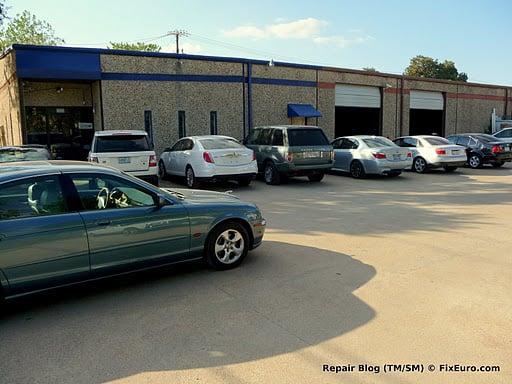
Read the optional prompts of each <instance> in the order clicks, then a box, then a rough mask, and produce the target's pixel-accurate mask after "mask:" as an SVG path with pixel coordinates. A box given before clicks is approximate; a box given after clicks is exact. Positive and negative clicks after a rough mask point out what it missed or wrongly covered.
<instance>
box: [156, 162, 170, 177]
mask: <svg viewBox="0 0 512 384" xmlns="http://www.w3.org/2000/svg"><path fill="white" fill-rule="evenodd" d="M158 176H159V177H160V179H162V180H166V179H167V177H168V175H167V169H165V164H164V162H163V161H162V160H160V161H159V162H158Z"/></svg>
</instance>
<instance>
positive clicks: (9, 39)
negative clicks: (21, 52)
mask: <svg viewBox="0 0 512 384" xmlns="http://www.w3.org/2000/svg"><path fill="white" fill-rule="evenodd" d="M63 43H64V40H63V39H61V38H60V37H57V36H55V32H54V30H53V27H52V26H51V25H50V24H49V23H48V22H46V21H44V20H39V19H38V18H36V17H35V16H34V15H32V14H31V13H30V12H29V11H23V12H22V13H21V14H17V15H16V17H15V18H14V19H12V20H11V21H10V22H9V23H8V24H7V26H6V27H5V28H4V29H2V30H0V50H4V49H5V48H7V47H9V46H11V45H12V44H35V45H59V44H63Z"/></svg>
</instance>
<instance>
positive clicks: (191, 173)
mask: <svg viewBox="0 0 512 384" xmlns="http://www.w3.org/2000/svg"><path fill="white" fill-rule="evenodd" d="M187 185H188V186H189V187H191V186H193V185H194V171H193V170H192V168H188V169H187Z"/></svg>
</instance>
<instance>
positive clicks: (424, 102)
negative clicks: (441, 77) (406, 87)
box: [410, 90, 444, 110]
mask: <svg viewBox="0 0 512 384" xmlns="http://www.w3.org/2000/svg"><path fill="white" fill-rule="evenodd" d="M410 96H411V98H410V100H411V107H410V108H411V109H433V110H443V109H444V98H443V94H442V93H441V92H428V91H413V90H411V91H410Z"/></svg>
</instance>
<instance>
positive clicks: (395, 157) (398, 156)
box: [393, 153, 400, 161]
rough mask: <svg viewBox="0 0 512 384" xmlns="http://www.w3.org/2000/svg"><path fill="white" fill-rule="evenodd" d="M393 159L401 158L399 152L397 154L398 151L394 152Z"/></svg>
mask: <svg viewBox="0 0 512 384" xmlns="http://www.w3.org/2000/svg"><path fill="white" fill-rule="evenodd" d="M393 160H395V161H398V160H400V155H399V154H396V153H395V154H393Z"/></svg>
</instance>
